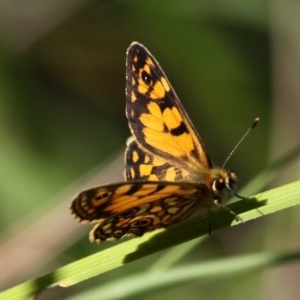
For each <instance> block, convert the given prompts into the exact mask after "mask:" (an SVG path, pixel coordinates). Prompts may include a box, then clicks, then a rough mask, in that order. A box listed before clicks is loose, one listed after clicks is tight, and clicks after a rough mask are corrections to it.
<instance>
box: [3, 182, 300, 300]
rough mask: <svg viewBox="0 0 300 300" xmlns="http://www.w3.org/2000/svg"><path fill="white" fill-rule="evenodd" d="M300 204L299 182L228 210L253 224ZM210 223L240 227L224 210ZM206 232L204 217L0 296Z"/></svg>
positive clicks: (64, 282)
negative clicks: (264, 217) (262, 218)
mask: <svg viewBox="0 0 300 300" xmlns="http://www.w3.org/2000/svg"><path fill="white" fill-rule="evenodd" d="M299 203H300V181H297V182H294V183H291V184H287V185H285V186H282V187H279V188H276V189H273V190H270V191H266V192H263V193H260V194H257V195H255V196H253V197H251V198H249V199H247V200H241V201H238V202H236V203H233V204H231V205H229V207H230V209H232V210H233V211H235V212H236V213H238V214H239V215H240V216H241V217H242V218H243V219H244V220H245V221H250V220H253V219H256V218H259V217H262V216H264V215H268V214H271V213H273V212H276V211H280V210H282V209H285V208H288V207H291V206H294V205H296V204H299ZM210 223H211V226H212V229H213V231H216V230H218V229H221V228H224V227H229V226H234V225H237V224H238V222H237V221H236V220H235V219H234V217H233V216H231V215H230V214H228V212H226V211H224V210H222V209H220V210H217V211H216V212H215V213H214V214H212V215H211V216H210ZM241 226H242V224H241ZM207 230H208V227H207V221H206V220H205V219H204V218H203V217H200V216H199V217H195V218H192V219H190V220H188V221H186V222H184V223H182V224H179V225H176V226H173V227H171V228H170V229H168V230H166V231H163V232H157V231H156V232H153V233H150V234H146V235H145V236H143V237H141V238H135V239H132V240H129V241H126V242H124V243H121V244H118V245H115V246H112V247H111V248H109V249H106V250H104V251H101V252H99V253H96V254H94V255H91V256H88V257H86V258H83V259H81V260H78V261H76V262H74V263H71V264H69V265H67V266H64V267H62V268H59V269H57V270H56V271H54V272H52V273H50V274H47V275H45V276H42V277H40V278H37V279H33V280H30V281H27V282H25V283H23V284H20V285H18V286H15V287H13V288H11V289H10V290H7V291H5V292H2V293H0V299H28V298H29V297H30V296H32V295H34V294H36V293H37V292H38V291H40V290H43V289H45V288H49V287H51V286H56V285H59V286H62V287H68V286H71V285H73V284H76V283H78V282H81V281H83V280H86V279H89V278H91V277H94V276H97V275H99V274H103V273H105V272H107V271H109V270H112V269H115V268H118V267H120V266H122V265H124V264H126V263H129V262H132V261H135V260H137V259H139V258H142V257H145V256H147V255H150V254H152V253H155V252H158V251H161V250H163V249H166V248H169V247H172V246H174V245H178V244H181V243H184V242H186V241H189V240H192V239H195V238H197V237H200V236H203V235H206V234H207Z"/></svg>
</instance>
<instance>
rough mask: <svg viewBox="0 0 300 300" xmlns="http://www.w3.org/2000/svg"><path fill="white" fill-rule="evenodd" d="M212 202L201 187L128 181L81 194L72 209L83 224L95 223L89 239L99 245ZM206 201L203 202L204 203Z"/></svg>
mask: <svg viewBox="0 0 300 300" xmlns="http://www.w3.org/2000/svg"><path fill="white" fill-rule="evenodd" d="M199 197H201V198H202V199H203V201H202V203H201V206H202V207H203V206H209V205H210V203H211V199H210V195H209V193H208V190H207V189H206V187H205V186H203V185H197V184H193V183H184V184H183V183H180V184H179V183H176V182H174V183H169V182H159V181H158V182H153V181H150V182H132V183H131V182H128V183H119V184H111V185H106V186H102V187H100V188H94V189H90V190H87V191H84V192H81V193H80V194H79V195H78V196H77V197H76V198H75V200H74V201H73V203H72V206H71V210H72V211H73V214H74V215H75V217H76V218H77V219H79V221H80V222H82V223H98V225H96V226H95V228H94V229H93V230H92V231H91V234H90V239H91V240H92V241H97V242H101V241H104V240H106V239H108V240H114V239H118V238H120V237H123V236H126V235H137V236H141V235H143V234H144V233H145V232H149V231H153V230H155V229H158V228H166V227H168V226H169V225H171V224H175V223H178V222H179V221H182V220H184V219H186V218H187V217H188V216H190V215H192V214H193V213H194V212H195V211H197V206H199V201H197V199H199ZM205 199H206V201H205Z"/></svg>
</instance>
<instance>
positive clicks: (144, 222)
mask: <svg viewBox="0 0 300 300" xmlns="http://www.w3.org/2000/svg"><path fill="white" fill-rule="evenodd" d="M151 224H152V219H151V218H147V219H140V220H137V221H134V222H132V223H131V224H130V225H131V227H148V226H149V225H151Z"/></svg>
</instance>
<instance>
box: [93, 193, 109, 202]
mask: <svg viewBox="0 0 300 300" xmlns="http://www.w3.org/2000/svg"><path fill="white" fill-rule="evenodd" d="M108 195H109V193H107V192H102V193H100V194H98V195H97V196H96V197H95V199H96V200H101V199H103V198H106V197H108Z"/></svg>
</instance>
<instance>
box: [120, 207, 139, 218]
mask: <svg viewBox="0 0 300 300" xmlns="http://www.w3.org/2000/svg"><path fill="white" fill-rule="evenodd" d="M136 212H137V209H134V208H132V209H129V210H127V211H125V212H123V213H122V214H121V216H122V217H123V218H129V217H132V216H133V215H135V214H136Z"/></svg>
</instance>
